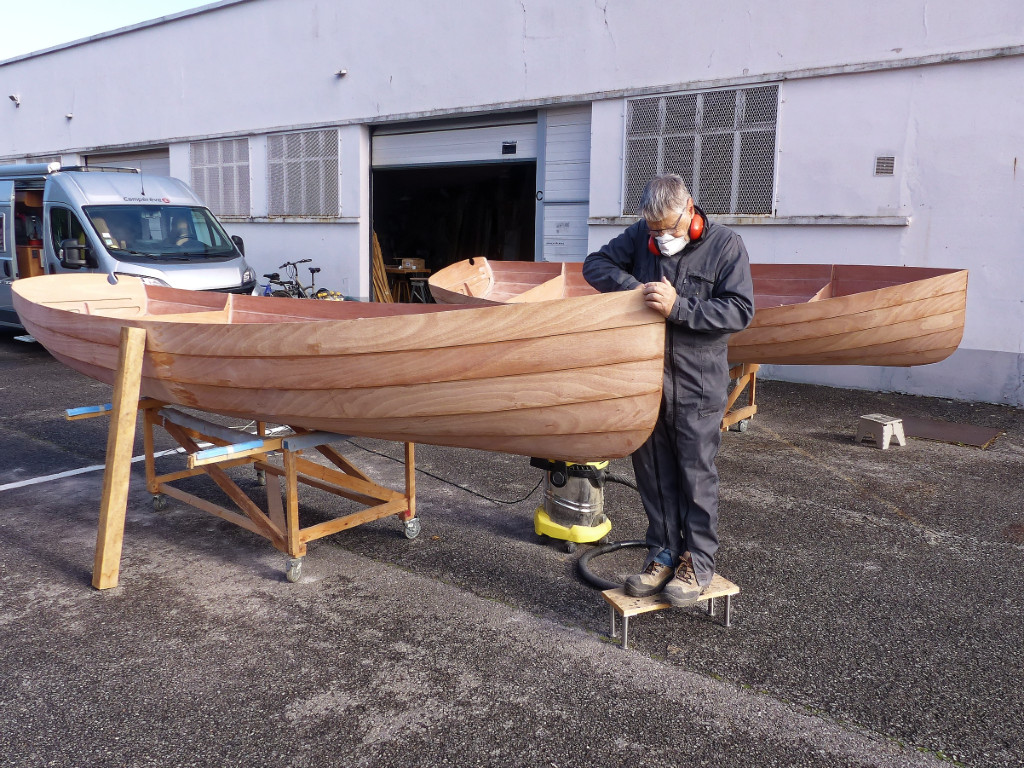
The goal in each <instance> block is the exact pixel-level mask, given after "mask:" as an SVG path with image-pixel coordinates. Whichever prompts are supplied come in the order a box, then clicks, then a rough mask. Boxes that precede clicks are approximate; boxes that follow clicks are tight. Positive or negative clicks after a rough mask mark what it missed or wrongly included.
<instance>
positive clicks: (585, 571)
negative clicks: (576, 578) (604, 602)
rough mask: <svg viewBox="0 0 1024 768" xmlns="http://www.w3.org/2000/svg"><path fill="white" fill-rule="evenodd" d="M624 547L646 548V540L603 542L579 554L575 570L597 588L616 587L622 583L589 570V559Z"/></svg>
mask: <svg viewBox="0 0 1024 768" xmlns="http://www.w3.org/2000/svg"><path fill="white" fill-rule="evenodd" d="M626 547H644V548H645V549H646V548H647V542H646V541H613V542H612V543H611V544H605V545H604V546H600V547H594V548H593V549H591V550H588V551H586V552H584V553H583V554H582V555H580V557H579V559H578V560H577V561H576V570H577V571H579V574H580V578H582V579H583V580H584V581H585V582H587V583H588V584H590V586H592V587H595V588H597V589H601V590H604V589H617V588H618V587H621V586H622V585H621V584H619V583H618V582H617V581H609V580H608V579H602V578H601V577H600V576H595V575H594V574H593V573H592V572H591V570H590V561H591V560H593V559H594V558H595V557H600V556H601V555H607V554H610V553H612V552H617V551H618V550H620V549H625V548H626Z"/></svg>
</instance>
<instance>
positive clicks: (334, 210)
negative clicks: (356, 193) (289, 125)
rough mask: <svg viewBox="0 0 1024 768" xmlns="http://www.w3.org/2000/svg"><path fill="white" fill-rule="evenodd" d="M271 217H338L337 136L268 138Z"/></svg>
mask: <svg viewBox="0 0 1024 768" xmlns="http://www.w3.org/2000/svg"><path fill="white" fill-rule="evenodd" d="M267 187H268V189H269V196H270V199H269V212H270V215H271V216H338V215H339V205H338V132H337V131H334V130H327V131H306V132H303V133H282V134H277V135H275V136H269V137H268V138H267Z"/></svg>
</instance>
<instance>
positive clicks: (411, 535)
mask: <svg viewBox="0 0 1024 768" xmlns="http://www.w3.org/2000/svg"><path fill="white" fill-rule="evenodd" d="M419 535H420V519H419V518H418V517H413V518H411V519H409V520H406V521H405V538H407V539H415V538H416V537H417V536H419Z"/></svg>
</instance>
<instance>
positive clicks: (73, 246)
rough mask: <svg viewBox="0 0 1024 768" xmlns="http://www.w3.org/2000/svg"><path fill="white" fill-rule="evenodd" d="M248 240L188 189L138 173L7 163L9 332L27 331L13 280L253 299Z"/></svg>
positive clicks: (0, 190)
mask: <svg viewBox="0 0 1024 768" xmlns="http://www.w3.org/2000/svg"><path fill="white" fill-rule="evenodd" d="M243 253H244V247H243V244H242V240H241V238H239V237H237V236H236V237H228V234H227V233H226V232H225V231H224V228H223V227H222V226H221V224H220V222H219V221H217V218H216V217H215V216H214V215H213V214H212V213H211V212H210V210H209V209H208V208H207V207H206V206H204V205H203V202H202V201H201V200H200V199H199V198H198V197H196V194H195V193H194V192H193V191H192V190H191V189H190V188H189V186H188V185H187V184H185V183H184V182H182V181H179V180H178V179H173V178H169V177H166V176H148V175H144V174H140V173H139V172H138V171H136V170H135V169H120V168H118V169H112V168H79V167H73V168H62V167H61V165H60V163H50V164H49V165H44V164H35V165H0V326H12V327H18V328H20V327H21V321H20V320H19V319H18V316H17V314H16V313H15V311H14V307H13V306H12V303H11V283H12V282H13V281H15V280H17V279H18V278H21V277H32V276H35V275H49V274H58V273H61V272H78V271H87V272H106V273H109V274H112V275H132V276H135V277H140V278H142V279H143V281H145V282H147V283H151V284H154V285H169V286H171V287H173V288H187V289H190V290H198V291H227V292H230V293H252V292H253V290H254V289H255V287H256V273H255V272H254V271H253V269H252V268H251V267H250V266H249V265H248V264H247V263H246V262H245V257H244V255H243Z"/></svg>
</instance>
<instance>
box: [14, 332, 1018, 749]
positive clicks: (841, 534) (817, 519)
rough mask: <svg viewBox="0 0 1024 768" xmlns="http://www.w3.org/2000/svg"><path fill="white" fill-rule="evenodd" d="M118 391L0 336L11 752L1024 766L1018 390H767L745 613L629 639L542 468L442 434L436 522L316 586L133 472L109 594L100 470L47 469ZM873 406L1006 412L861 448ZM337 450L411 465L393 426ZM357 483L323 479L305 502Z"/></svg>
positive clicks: (742, 506) (729, 501)
mask: <svg viewBox="0 0 1024 768" xmlns="http://www.w3.org/2000/svg"><path fill="white" fill-rule="evenodd" d="M109 399H110V388H109V387H106V386H104V385H102V384H99V383H97V382H93V381H91V380H89V379H86V378H84V377H82V376H79V375H78V374H76V373H74V372H72V371H70V370H69V369H67V368H65V367H63V366H62V365H60V364H59V363H57V362H55V361H54V360H52V359H51V358H50V357H49V355H48V354H47V353H46V352H45V351H44V350H43V349H42V348H40V347H39V346H38V345H34V344H25V343H22V342H18V341H15V340H13V334H11V333H6V332H0V434H2V435H3V440H2V441H0V663H2V665H3V666H2V669H3V675H2V676H0V765H3V766H33V768H34V767H35V766H161V767H166V766H294V767H295V768H298V767H299V766H341V765H345V766H348V765H352V766H388V765H396V766H397V765H403V766H404V765H417V766H422V765H451V766H470V765H488V766H489V765H503V766H519V765H522V766H562V767H564V766H591V765H593V766H630V767H632V766H639V765H666V766H672V765H686V766H691V765H692V766H699V765H708V766H775V765H779V766H782V765H786V766H908V765H909V766H918V765H920V766H932V765H950V764H964V765H977V766H1003V765H1022V764H1024V672H1022V661H1024V658H1022V657H1024V620H1022V602H1024V598H1022V595H1024V589H1022V587H1024V511H1022V510H1024V482H1022V479H1024V411H1022V410H1020V409H1015V408H1009V407H1001V406H995V405H986V404H969V403H959V402H952V401H947V400H942V399H934V398H922V397H911V396H901V395H893V394H878V393H871V392H860V391H848V390H840V389H831V388H827V387H815V386H807V385H796V384H787V383H782V382H771V381H761V382H759V389H758V405H759V407H760V413H759V414H758V415H757V417H756V418H755V419H754V420H753V422H752V423H751V426H750V429H749V430H748V431H747V432H745V433H742V434H740V433H728V434H727V435H725V436H724V438H723V443H722V450H721V453H720V455H719V462H718V464H719V469H720V472H721V477H722V520H721V528H720V533H721V538H722V548H721V550H720V552H719V559H718V570H719V572H720V573H721V574H722V575H724V576H725V577H727V578H729V579H731V580H733V581H735V582H736V583H737V584H739V585H740V587H741V589H742V592H741V594H740V595H738V596H737V597H736V598H735V599H734V603H733V626H732V627H731V628H726V627H724V626H723V624H722V622H721V619H720V617H719V618H717V619H716V618H712V617H709V616H707V615H706V614H705V613H704V612H703V611H702V610H700V609H696V608H695V609H673V610H667V611H661V612H658V613H654V614H647V615H644V616H640V617H638V618H635V619H634V620H633V621H632V626H631V635H630V648H629V649H628V650H623V649H622V648H621V647H620V646H619V644H618V643H617V642H616V641H612V640H610V639H609V638H608V632H609V613H608V609H607V607H606V605H605V603H604V601H603V600H602V599H601V597H600V595H599V593H598V592H597V591H595V590H594V589H592V588H591V587H589V586H587V585H586V584H585V583H584V582H583V581H582V580H581V579H580V578H579V576H578V574H577V572H576V560H577V558H578V557H579V554H580V552H581V551H583V550H582V549H581V550H580V551H578V552H576V553H575V554H570V553H567V552H565V551H564V548H563V547H561V546H557V545H555V544H553V543H551V542H547V543H545V542H541V541H539V540H538V539H537V537H536V536H535V534H534V533H533V523H532V519H533V511H534V509H535V508H536V506H537V504H538V501H539V499H540V491H539V490H534V488H535V486H536V484H537V482H538V480H540V478H541V473H540V472H539V470H536V469H532V468H531V467H530V466H529V462H528V460H527V459H525V458H523V457H516V456H509V455H504V454H491V453H485V452H477V451H466V450H452V449H443V448H436V447H431V446H418V447H417V468H418V470H419V475H418V479H417V483H418V496H417V503H418V512H419V515H420V517H421V520H422V533H421V534H420V535H419V536H418V537H417V538H415V539H413V540H409V539H406V538H405V536H404V535H403V532H402V530H403V529H402V525H401V524H400V523H399V522H398V521H397V520H396V519H395V518H389V519H385V520H381V521H377V522H374V523H368V524H365V525H363V526H360V527H358V528H355V529H353V530H350V531H345V532H342V533H340V534H337V535H334V536H332V537H330V538H327V539H323V540H320V541H318V542H314V543H313V544H312V545H311V546H310V549H309V553H308V555H307V557H306V558H305V560H304V565H303V575H302V578H301V580H300V581H299V582H298V583H294V584H293V583H289V582H288V581H286V580H285V578H284V564H285V556H284V555H283V554H282V553H280V552H278V551H277V550H275V549H273V548H272V547H271V546H270V545H269V544H268V543H267V542H266V541H264V540H263V539H261V538H259V537H257V536H256V535H254V534H252V533H249V532H248V531H245V530H242V529H239V528H236V527H234V526H232V525H230V524H228V523H226V522H223V521H221V520H218V519H216V518H213V517H210V516H208V515H205V514H204V513H201V512H199V511H198V510H195V509H192V508H189V507H187V506H185V505H182V504H180V503H177V502H174V501H173V500H172V501H171V503H170V505H169V506H168V508H167V509H166V510H165V511H163V512H159V513H157V512H154V511H153V507H152V504H151V498H150V496H149V494H148V493H147V492H146V489H145V485H144V478H143V472H142V465H141V464H135V465H133V466H134V471H133V475H132V485H131V493H130V498H129V505H128V517H127V525H126V530H125V542H124V555H123V559H122V567H121V581H120V585H119V586H118V587H117V588H116V589H112V590H107V591H104V592H98V591H96V590H94V589H93V588H92V587H91V586H90V585H89V584H90V578H91V571H92V558H93V552H94V546H95V536H96V519H97V514H98V507H99V498H100V489H101V483H102V473H101V472H100V471H98V470H92V471H88V472H84V473H81V474H75V475H69V476H64V477H57V478H52V477H50V476H51V475H54V474H57V473H63V472H67V471H68V470H74V469H77V468H87V467H90V466H95V465H101V464H102V463H103V459H104V451H105V441H106V426H107V421H106V419H102V418H100V419H92V420H88V421H80V422H67V421H65V420H64V418H63V413H64V409H65V408H69V407H74V406H80V405H92V404H98V403H102V402H107V401H109ZM876 412H882V413H888V414H891V415H895V416H918V417H923V418H932V419H945V420H948V421H954V422H958V423H965V424H973V425H979V426H988V427H993V428H997V429H1000V430H1003V431H1004V434H1003V435H1001V436H1000V437H999V438H998V439H997V440H996V441H995V443H994V444H993V445H992V446H991V447H990V448H988V449H987V450H980V449H977V448H971V447H967V446H960V445H951V444H947V443H939V442H929V441H923V440H914V439H911V440H910V441H909V442H908V444H907V445H906V446H904V447H898V446H894V447H892V448H890V449H889V450H887V451H882V450H879V449H878V448H875V447H872V446H871V445H870V444H868V443H864V444H861V445H858V444H855V442H854V440H853V435H854V432H855V430H856V426H857V420H858V418H859V416H861V415H863V414H867V413H876ZM141 445H142V443H141V439H139V440H138V442H137V449H136V453H138V452H139V451H141ZM157 447H158V449H162V448H169V447H172V444H171V443H170V441H169V440H168V439H166V438H165V437H163V436H161V437H160V438H159V439H158V446H157ZM339 448H340V450H341V451H342V452H343V453H344V454H345V455H346V456H348V457H349V458H350V459H352V460H353V461H354V462H355V463H356V464H358V465H359V466H360V467H362V468H363V469H364V470H365V471H366V472H367V473H368V474H369V475H371V476H372V477H374V478H375V479H377V480H379V481H380V482H383V483H384V484H387V485H391V486H393V487H400V486H401V483H402V475H403V469H404V468H403V465H402V463H401V457H402V448H401V446H400V445H396V444H394V443H385V442H380V441H374V440H367V439H353V440H352V441H350V442H348V443H341V444H339ZM181 466H183V459H182V457H181V456H180V455H179V456H168V457H165V458H162V459H160V465H159V469H161V470H166V471H169V470H172V469H176V468H180V467H181ZM613 469H614V470H615V471H616V472H618V473H620V474H623V475H628V474H630V473H631V467H630V465H629V462H628V461H618V462H615V463H614V464H613ZM232 473H233V475H234V476H235V477H237V478H238V479H239V482H240V483H241V484H242V485H243V486H244V487H245V488H246V489H247V490H249V491H250V492H251V493H252V494H253V497H254V498H255V499H257V500H258V499H260V498H261V494H264V493H265V491H264V489H262V488H260V487H259V486H258V485H257V484H256V483H255V480H254V478H253V477H252V472H251V469H238V470H233V471H232ZM34 478H49V479H47V480H45V481H43V482H37V483H33V484H27V485H17V484H18V483H23V482H25V481H28V480H32V479H34ZM12 484H15V485H13V486H12ZM187 487H191V488H192V489H194V490H196V492H198V493H201V494H204V495H207V496H208V497H209V498H210V499H211V500H214V501H217V502H221V501H222V497H221V496H220V495H219V494H220V492H219V491H217V490H216V489H214V488H213V486H212V484H210V483H209V482H208V481H204V480H193V481H189V483H188V486H187ZM501 502H508V503H501ZM346 503H347V502H343V501H341V500H338V499H336V498H335V497H333V496H330V495H327V494H324V493H322V492H319V491H315V490H312V489H309V490H305V489H304V492H303V495H302V496H301V505H302V514H303V521H304V523H307V524H308V523H310V522H315V521H317V520H320V519H328V518H330V517H332V516H335V515H337V514H338V513H339V512H344V511H350V510H349V509H348V508H347V507H345V504H346ZM606 511H607V513H608V514H609V516H610V517H611V518H612V520H613V523H614V529H613V531H612V538H613V539H616V540H629V539H638V538H642V537H643V533H644V529H645V526H646V521H645V517H644V515H643V511H642V508H641V506H640V503H639V499H638V497H637V495H636V494H635V492H633V491H632V490H630V489H629V488H627V487H624V486H621V485H609V486H608V488H607V494H606ZM642 557H643V554H642V552H641V551H640V550H636V549H626V550H621V551H619V552H616V553H614V554H613V555H608V556H605V557H602V558H598V559H596V560H595V561H594V566H593V568H594V571H595V572H597V573H599V574H600V575H602V576H604V577H605V578H610V579H622V578H624V577H625V576H626V575H628V574H629V573H631V572H632V571H633V570H634V569H636V568H638V567H639V565H640V563H641V560H642Z"/></svg>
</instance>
